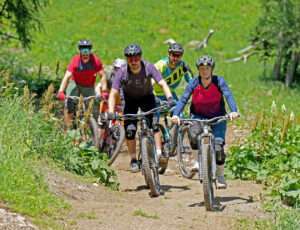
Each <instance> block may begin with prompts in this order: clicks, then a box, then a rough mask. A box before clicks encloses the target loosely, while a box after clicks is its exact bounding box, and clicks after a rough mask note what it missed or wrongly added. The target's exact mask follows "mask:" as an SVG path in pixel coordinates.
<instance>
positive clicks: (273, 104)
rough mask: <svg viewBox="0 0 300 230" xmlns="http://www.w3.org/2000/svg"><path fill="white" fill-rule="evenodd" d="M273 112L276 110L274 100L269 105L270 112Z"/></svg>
mask: <svg viewBox="0 0 300 230" xmlns="http://www.w3.org/2000/svg"><path fill="white" fill-rule="evenodd" d="M275 112H276V103H275V101H273V102H272V105H271V113H275Z"/></svg>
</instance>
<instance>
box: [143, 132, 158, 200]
mask: <svg viewBox="0 0 300 230" xmlns="http://www.w3.org/2000/svg"><path fill="white" fill-rule="evenodd" d="M154 154H156V153H155V152H154V148H153V143H152V142H151V140H150V138H148V137H142V139H141V157H142V171H143V174H144V177H145V181H146V184H147V185H148V186H149V188H150V195H151V197H157V196H159V195H160V183H159V174H158V167H157V163H156V161H155V158H154Z"/></svg>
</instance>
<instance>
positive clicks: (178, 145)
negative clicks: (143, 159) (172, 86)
mask: <svg viewBox="0 0 300 230" xmlns="http://www.w3.org/2000/svg"><path fill="white" fill-rule="evenodd" d="M157 104H159V105H166V102H165V101H157ZM173 109H174V108H172V109H170V110H165V111H163V112H162V115H163V123H162V124H161V123H160V124H158V127H159V131H160V132H161V139H162V157H161V159H162V160H160V167H159V173H160V174H164V172H165V171H166V169H167V167H168V162H169V157H172V156H176V155H177V162H178V166H179V171H180V173H181V175H182V176H183V177H185V178H188V179H191V178H193V176H194V175H195V174H196V171H193V170H192V165H193V164H194V163H195V159H193V152H192V148H191V146H190V142H189V136H188V130H189V124H186V125H182V126H178V125H174V124H173V123H172V122H171V121H169V119H170V117H169V116H168V115H169V114H170V113H171V112H172V110H173Z"/></svg>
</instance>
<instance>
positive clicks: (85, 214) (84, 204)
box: [49, 151, 265, 230]
mask: <svg viewBox="0 0 300 230" xmlns="http://www.w3.org/2000/svg"><path fill="white" fill-rule="evenodd" d="M128 164H129V156H128V155H127V154H126V152H125V151H124V152H122V153H121V154H120V156H119V157H118V159H117V161H116V162H115V164H114V166H113V167H114V168H115V169H116V171H117V173H118V177H119V181H120V184H121V186H120V191H119V192H113V191H110V190H109V189H107V188H104V187H103V186H101V185H99V186H94V185H91V184H84V183H79V182H78V181H76V180H74V179H71V178H67V177H63V176H61V175H57V174H54V173H50V174H49V181H50V184H51V187H52V189H53V190H54V191H55V192H56V193H57V194H60V195H62V196H63V197H64V198H65V199H66V200H68V201H69V202H70V203H71V205H72V207H73V208H72V211H71V212H70V214H69V216H68V218H67V220H66V221H64V225H65V228H66V229H83V230H84V229H88V230H93V229H122V230H126V229H130V230H131V229H143V230H147V229H157V230H159V229H180V230H185V229H222V230H224V229H233V228H234V223H236V220H237V219H238V218H250V219H251V218H253V219H254V218H264V217H265V214H264V213H263V211H262V209H261V207H260V203H259V196H260V192H261V190H262V188H261V186H259V185H257V184H254V183H252V182H245V181H239V180H233V181H230V180H229V181H228V185H229V186H228V188H227V189H226V190H219V191H217V192H216V195H217V199H218V201H219V202H220V203H221V205H222V209H221V210H220V211H217V212H206V211H205V207H204V205H203V193H202V187H201V185H200V183H199V181H198V180H197V178H196V177H195V179H192V180H188V179H185V178H183V177H182V176H181V175H180V174H179V171H178V169H177V167H176V161H175V160H171V163H170V169H168V171H167V172H166V174H165V175H162V176H161V177H160V179H161V185H162V189H163V190H164V192H165V193H164V195H162V196H160V197H158V198H150V197H149V195H148V191H149V190H148V189H146V188H145V186H144V178H143V177H142V175H141V173H135V174H133V173H130V172H129V171H128V166H129V165H128Z"/></svg>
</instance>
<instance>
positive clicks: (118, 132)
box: [108, 125, 125, 165]
mask: <svg viewBox="0 0 300 230" xmlns="http://www.w3.org/2000/svg"><path fill="white" fill-rule="evenodd" d="M110 135H111V137H110V138H111V140H112V143H111V146H109V152H108V155H109V157H110V159H109V161H108V165H111V164H112V163H114V161H115V160H116V159H117V157H118V155H119V153H120V149H121V147H122V144H123V141H124V139H125V130H124V127H123V126H122V125H115V126H114V127H113V131H112V132H111V133H110ZM112 136H114V137H112Z"/></svg>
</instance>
